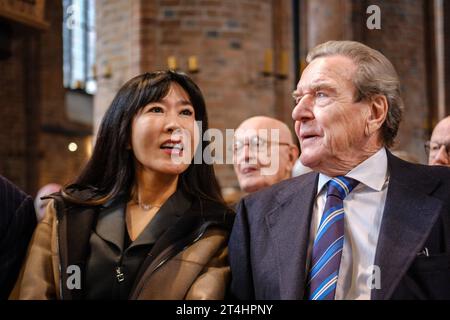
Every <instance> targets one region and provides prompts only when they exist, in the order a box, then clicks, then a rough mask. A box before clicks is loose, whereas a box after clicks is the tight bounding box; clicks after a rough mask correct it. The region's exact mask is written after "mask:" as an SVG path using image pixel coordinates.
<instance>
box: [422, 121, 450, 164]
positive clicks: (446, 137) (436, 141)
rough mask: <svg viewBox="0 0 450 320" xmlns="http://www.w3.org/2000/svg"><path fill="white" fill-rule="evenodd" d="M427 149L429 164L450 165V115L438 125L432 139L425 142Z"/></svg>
mask: <svg viewBox="0 0 450 320" xmlns="http://www.w3.org/2000/svg"><path fill="white" fill-rule="evenodd" d="M425 150H426V151H427V154H428V164H429V165H432V166H447V167H450V116H448V117H446V118H444V119H442V120H441V121H440V122H439V123H438V124H437V125H436V127H435V128H434V130H433V134H432V135H431V140H430V141H427V143H426V144H425Z"/></svg>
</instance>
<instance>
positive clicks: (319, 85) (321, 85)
mask: <svg viewBox="0 0 450 320" xmlns="http://www.w3.org/2000/svg"><path fill="white" fill-rule="evenodd" d="M317 90H331V91H336V90H337V89H336V85H335V84H334V83H332V82H329V81H317V82H313V83H311V84H310V85H308V86H307V87H306V88H298V89H295V90H294V91H293V92H292V96H293V97H294V98H295V97H299V96H301V95H303V92H304V91H317Z"/></svg>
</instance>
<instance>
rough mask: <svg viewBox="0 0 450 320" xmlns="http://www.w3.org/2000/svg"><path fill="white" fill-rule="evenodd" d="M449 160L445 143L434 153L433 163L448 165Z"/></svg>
mask: <svg viewBox="0 0 450 320" xmlns="http://www.w3.org/2000/svg"><path fill="white" fill-rule="evenodd" d="M449 161H450V159H449V157H448V153H447V149H446V148H445V146H444V145H443V146H441V147H440V148H439V150H438V152H437V153H436V154H435V155H434V157H433V159H432V164H437V165H444V166H447V165H449V164H450V163H449Z"/></svg>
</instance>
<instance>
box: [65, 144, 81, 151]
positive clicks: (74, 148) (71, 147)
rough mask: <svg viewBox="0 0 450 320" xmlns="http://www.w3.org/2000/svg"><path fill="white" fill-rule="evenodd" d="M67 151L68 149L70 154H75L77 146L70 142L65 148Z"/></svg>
mask: <svg viewBox="0 0 450 320" xmlns="http://www.w3.org/2000/svg"><path fill="white" fill-rule="evenodd" d="M67 149H69V151H70V152H75V151H77V149H78V145H77V144H76V143H75V142H71V143H69V145H68V146H67Z"/></svg>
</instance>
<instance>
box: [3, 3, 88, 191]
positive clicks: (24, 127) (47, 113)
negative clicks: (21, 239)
mask: <svg viewBox="0 0 450 320" xmlns="http://www.w3.org/2000/svg"><path fill="white" fill-rule="evenodd" d="M62 15H63V12H62V4H61V2H59V1H47V7H46V19H47V21H48V22H49V23H50V27H49V29H47V30H44V31H37V30H34V29H30V28H26V27H24V26H22V25H19V24H16V23H12V22H10V21H8V20H6V23H7V24H8V25H9V26H11V27H12V29H13V36H12V40H11V41H12V42H11V48H12V55H11V57H10V58H8V59H6V60H0V146H1V148H0V174H2V175H4V176H6V177H7V178H9V179H10V180H11V181H13V182H14V183H15V184H17V185H18V186H19V187H20V188H22V189H24V190H25V191H26V192H28V193H29V194H32V195H34V194H35V193H36V192H37V190H38V189H39V188H40V187H41V186H43V185H45V184H47V183H50V182H56V183H60V184H65V183H68V182H70V181H71V180H73V179H74V177H75V176H76V175H77V174H78V173H79V171H80V169H81V168H82V166H83V164H84V163H85V162H86V159H87V156H88V155H89V146H90V139H89V137H88V136H87V134H88V133H89V130H90V127H89V126H87V127H86V126H83V125H80V124H77V123H73V122H71V121H69V120H68V118H67V115H66V108H65V89H64V88H63V74H62V72H63V68H62V60H63V59H62ZM70 142H76V143H77V144H78V146H79V148H78V150H77V151H76V152H73V153H72V152H69V151H68V149H67V146H68V144H69V143H70Z"/></svg>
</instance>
